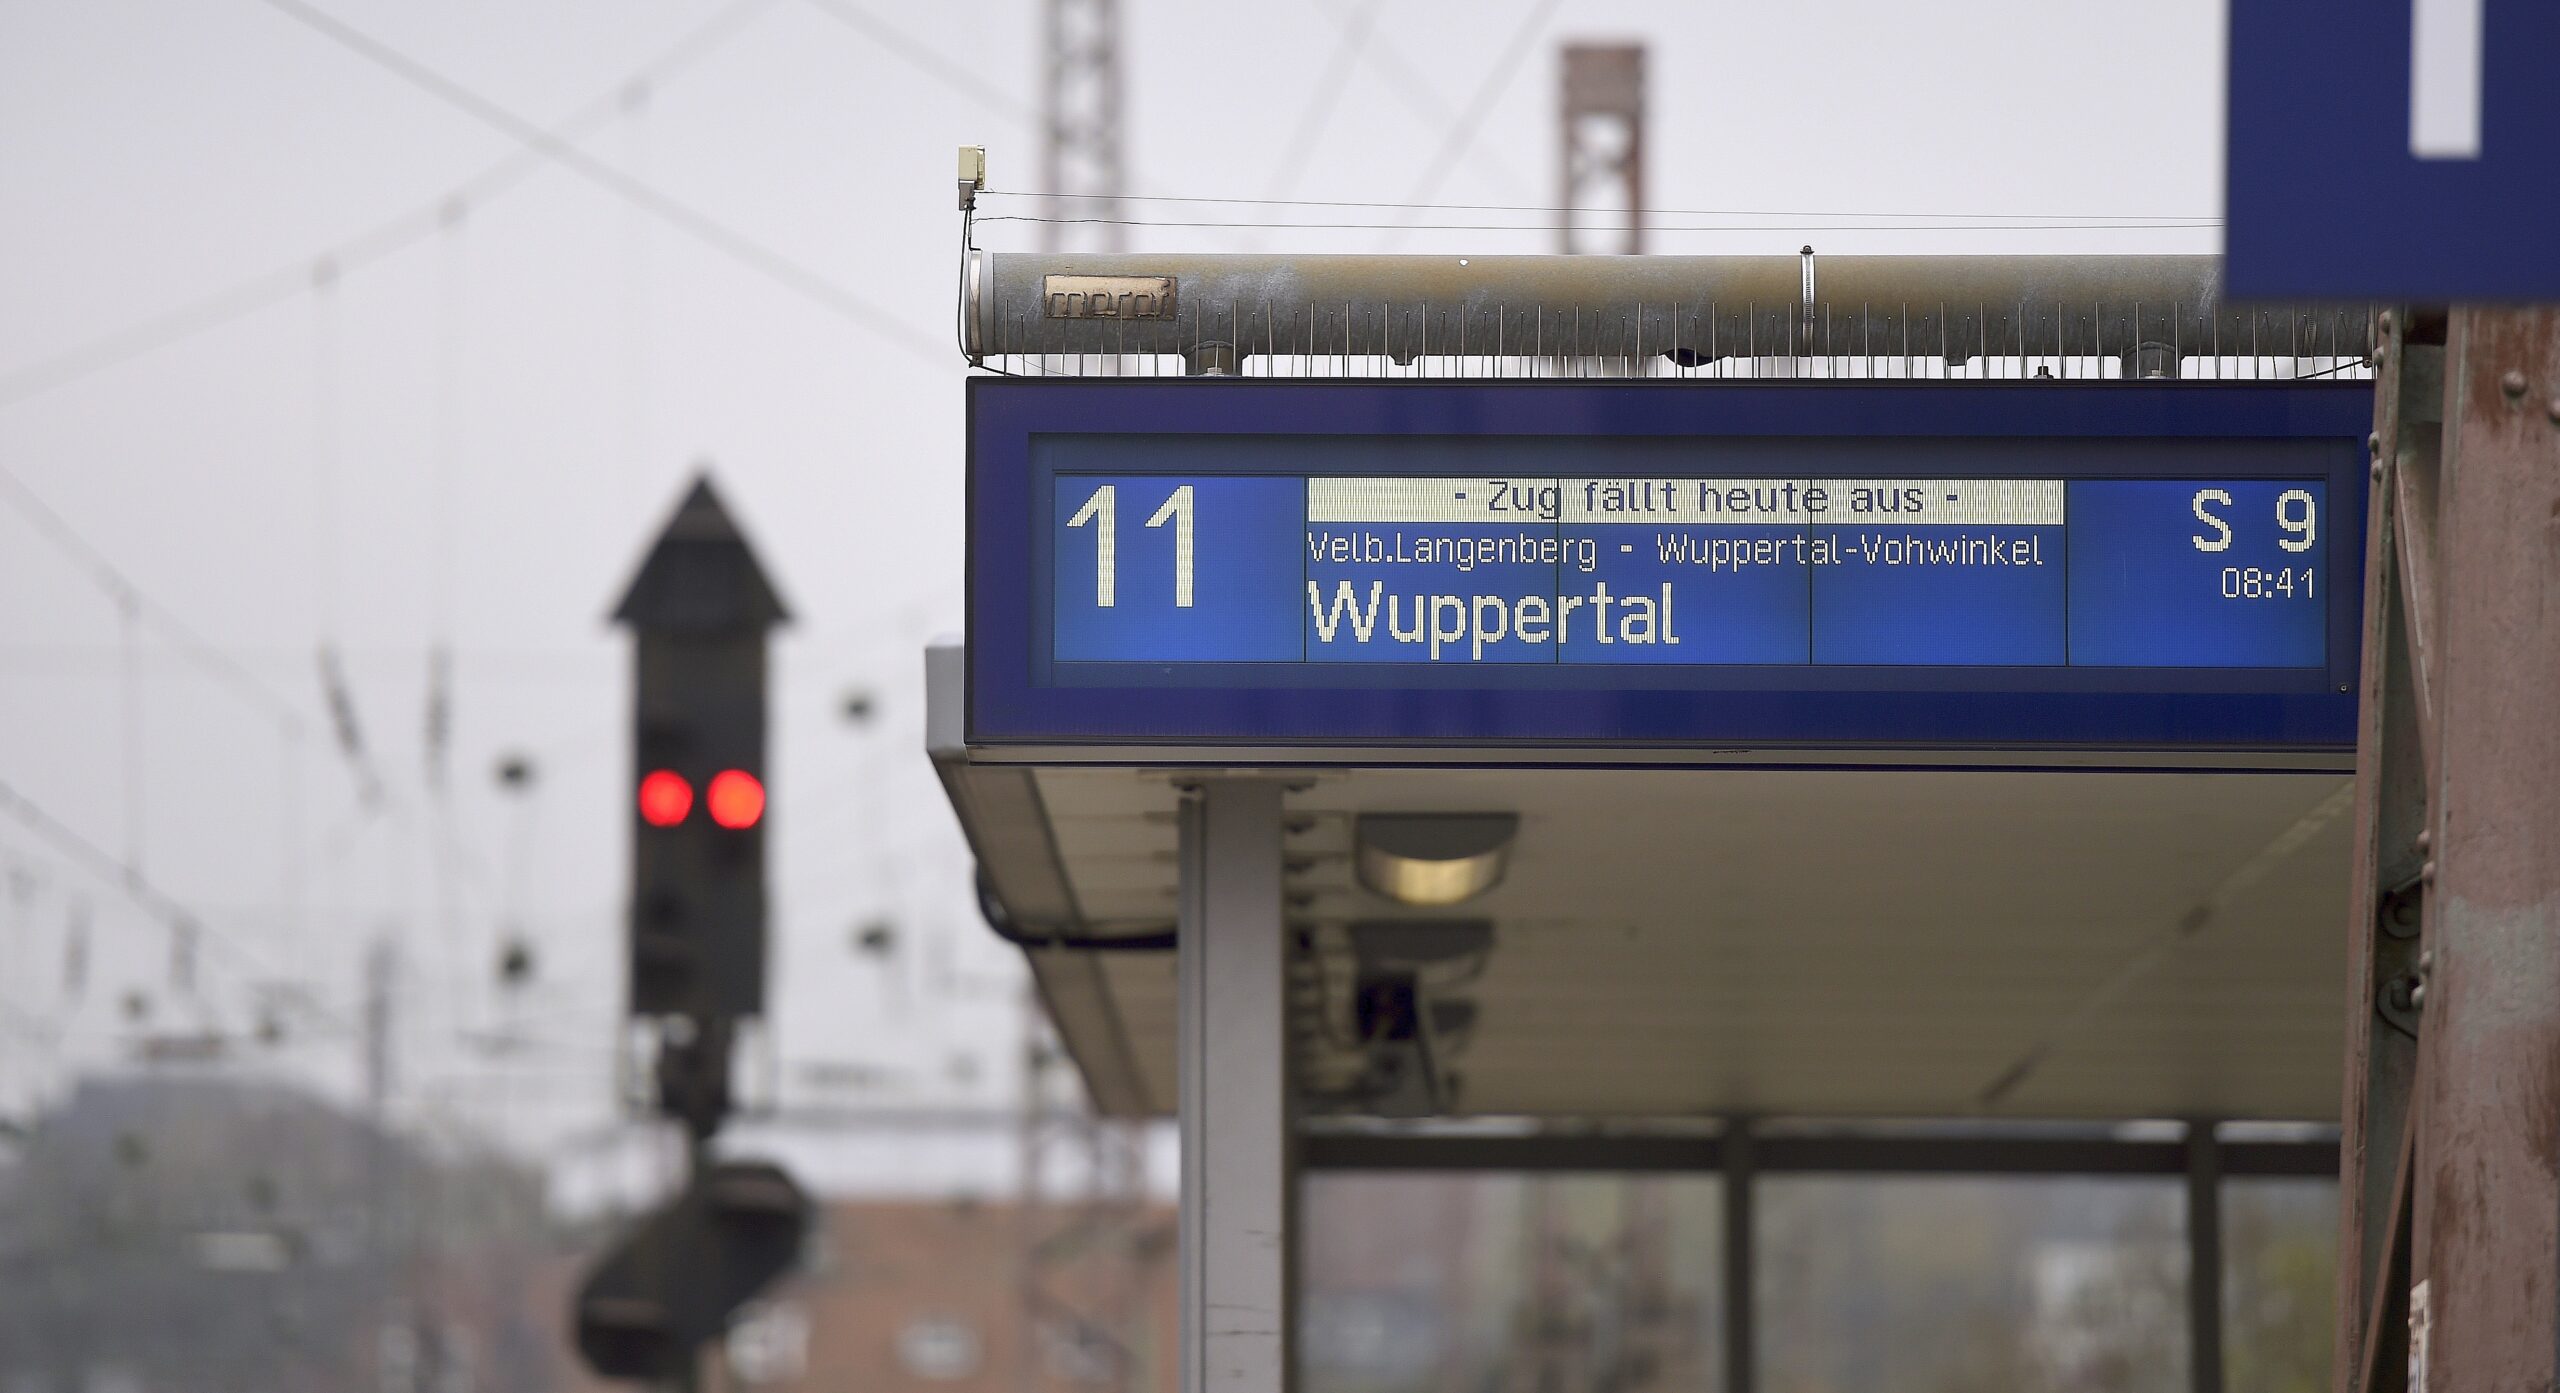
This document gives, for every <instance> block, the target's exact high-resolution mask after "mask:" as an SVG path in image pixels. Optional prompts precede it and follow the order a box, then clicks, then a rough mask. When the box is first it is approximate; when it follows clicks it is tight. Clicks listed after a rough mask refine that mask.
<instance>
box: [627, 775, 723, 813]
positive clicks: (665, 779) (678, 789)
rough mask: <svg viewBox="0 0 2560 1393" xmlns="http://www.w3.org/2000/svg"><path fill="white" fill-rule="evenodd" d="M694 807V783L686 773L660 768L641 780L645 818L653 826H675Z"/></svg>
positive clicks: (641, 799)
mask: <svg viewBox="0 0 2560 1393" xmlns="http://www.w3.org/2000/svg"><path fill="white" fill-rule="evenodd" d="M717 786H718V785H717V784H715V785H714V787H717ZM692 811H693V785H691V784H689V783H686V782H685V779H684V775H682V774H679V773H677V772H675V771H674V770H672V769H658V770H653V771H651V773H650V774H649V776H648V777H647V778H644V779H642V780H641V781H640V820H641V821H642V822H645V823H647V824H649V825H650V826H652V827H673V826H675V825H676V824H677V823H679V822H682V821H684V817H685V814H687V813H689V812H692Z"/></svg>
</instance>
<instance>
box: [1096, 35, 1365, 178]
mask: <svg viewBox="0 0 2560 1393" xmlns="http://www.w3.org/2000/svg"><path fill="white" fill-rule="evenodd" d="M1385 8H1386V0H1368V3H1367V4H1365V5H1362V6H1361V7H1360V11H1359V13H1358V14H1355V15H1353V16H1352V17H1351V18H1350V19H1349V20H1347V21H1345V22H1344V23H1343V25H1342V35H1341V38H1340V40H1339V41H1337V42H1336V43H1335V44H1334V47H1333V56H1332V57H1331V58H1329V59H1327V60H1326V61H1325V68H1324V71H1323V72H1322V73H1320V74H1318V75H1317V76H1316V80H1315V83H1314V85H1313V86H1311V87H1309V88H1308V89H1307V100H1306V105H1305V106H1304V107H1303V108H1302V109H1301V110H1300V112H1299V114H1298V122H1297V125H1296V126H1294V127H1293V128H1292V129H1291V130H1290V132H1289V139H1288V141H1287V143H1285V144H1283V145H1282V146H1281V147H1280V155H1279V157H1278V158H1277V159H1274V160H1273V161H1272V162H1271V192H1270V194H1269V195H1268V196H1267V197H1266V198H1265V199H1263V200H1259V201H1262V202H1270V203H1278V202H1285V201H1286V200H1285V198H1284V195H1286V194H1287V193H1288V192H1289V189H1290V187H1291V186H1293V185H1295V184H1296V183H1297V182H1298V175H1299V174H1300V172H1302V171H1303V170H1304V169H1305V168H1306V164H1307V159H1308V157H1309V156H1311V155H1313V154H1314V153H1315V148H1316V141H1317V139H1318V138H1319V137H1321V136H1322V135H1323V134H1324V128H1325V126H1326V125H1327V124H1328V123H1330V122H1331V121H1332V119H1333V112H1334V108H1335V107H1337V106H1339V105H1340V100H1339V99H1340V97H1341V96H1342V89H1343V87H1344V86H1345V85H1347V84H1348V83H1349V82H1350V80H1351V74H1352V71H1353V70H1354V69H1356V68H1357V67H1358V66H1359V63H1360V50H1361V49H1363V48H1364V47H1366V46H1367V45H1368V42H1369V36H1370V35H1371V34H1373V33H1375V32H1376V31H1377V27H1378V12H1379V11H1381V10H1383V9H1385ZM1092 196H1093V195H1090V194H1066V195H1061V197H1067V198H1090V197H1092ZM1147 201H1148V202H1158V203H1174V202H1188V201H1189V200H1186V199H1177V198H1170V197H1167V198H1158V199H1149V200H1147Z"/></svg>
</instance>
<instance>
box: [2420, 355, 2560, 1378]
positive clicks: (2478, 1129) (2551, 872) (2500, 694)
mask: <svg viewBox="0 0 2560 1393" xmlns="http://www.w3.org/2000/svg"><path fill="white" fill-rule="evenodd" d="M2445 379H2446V380H2445V428H2444V437H2445V438H2444V476H2443V486H2442V497H2441V500H2440V501H2441V520H2440V524H2439V526H2440V531H2441V538H2440V540H2441V546H2440V547H2439V549H2438V551H2437V562H2436V564H2437V567H2438V578H2439V582H2440V583H2439V587H2438V590H2437V604H2438V619H2439V625H2440V631H2439V634H2438V636H2437V640H2436V648H2437V655H2436V662H2435V666H2436V683H2435V690H2436V692H2437V699H2436V701H2435V703H2434V704H2435V715H2436V736H2435V739H2434V741H2433V742H2432V746H2433V754H2434V766H2435V778H2434V781H2433V794H2434V796H2433V797H2432V799H2431V800H2430V803H2431V813H2432V817H2431V827H2430V829H2429V830H2430V831H2431V833H2432V849H2433V861H2432V864H2431V865H2429V866H2427V867H2426V868H2424V870H2422V876H2423V877H2425V878H2426V879H2427V880H2428V894H2427V910H2426V927H2425V938H2424V953H2423V956H2422V959H2421V978H2422V982H2421V987H2420V990H2421V992H2422V993H2423V995H2422V997H2421V1000H2420V1006H2421V1011H2422V1019H2423V1020H2424V1023H2425V1024H2424V1027H2423V1029H2422V1030H2421V1031H2420V1033H2419V1042H2418V1055H2419V1063H2418V1077H2417V1085H2416V1089H2415V1100H2414V1116H2413V1125H2414V1126H2415V1128H2416V1129H2417V1138H2418V1144H2417V1145H2416V1146H2415V1147H2414V1148H2413V1150H2412V1161H2413V1164H2412V1170H2411V1184H2410V1212H2411V1216H2412V1228H2411V1235H2410V1278H2411V1282H2410V1330H2411V1332H2412V1334H2411V1340H2412V1344H2413V1348H2412V1350H2411V1354H2410V1359H2409V1366H2410V1375H2411V1382H2412V1384H2413V1386H2415V1387H2420V1388H2434V1389H2453V1390H2470V1389H2481V1390H2489V1389H2545V1388H2549V1387H2551V1386H2552V1381H2553V1378H2554V1376H2555V1373H2560V1369H2555V1367H2554V1359H2555V1352H2554V1336H2553V1330H2552V1321H2553V1319H2554V1296H2555V1294H2554V1289H2553V1284H2554V1249H2555V1247H2560V1156H2555V1149H2560V306H2541V307H2534V308H2485V307H2466V308H2462V309H2458V310H2456V311H2455V312H2454V314H2453V318H2452V324H2451V332H2450V336H2449V338H2448V342H2447V350H2446V374H2445Z"/></svg>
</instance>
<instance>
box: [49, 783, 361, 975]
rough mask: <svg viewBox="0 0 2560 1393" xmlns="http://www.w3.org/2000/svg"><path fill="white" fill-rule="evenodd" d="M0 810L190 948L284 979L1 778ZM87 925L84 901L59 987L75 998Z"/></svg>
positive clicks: (85, 968) (85, 956)
mask: <svg viewBox="0 0 2560 1393" xmlns="http://www.w3.org/2000/svg"><path fill="white" fill-rule="evenodd" d="M0 810H5V811H7V812H8V813H9V815H10V816H12V817H14V818H15V819H17V821H18V822H19V824H20V825H22V826H24V827H26V828H27V829H28V830H29V831H31V832H34V833H35V834H36V835H37V836H39V837H42V838H43V839H44V840H45V841H47V842H49V843H51V844H52V845H53V847H54V848H55V849H56V850H58V851H60V852H62V853H63V854H64V855H65V856H66V857H68V858H69V859H70V860H72V861H75V862H77V863H79V864H80V865H81V866H82V867H83V868H84V869H86V870H87V871H89V872H90V873H91V874H92V875H93V876H95V877H96V878H97V879H98V880H99V881H100V882H101V883H103V884H105V885H108V886H110V887H112V888H113V889H114V890H115V891H116V892H117V893H118V894H120V895H122V896H124V898H125V899H126V900H128V901H130V902H131V903H132V904H133V905H134V907H135V908H137V909H140V910H141V911H142V912H144V913H145V914H148V915H150V916H151V917H152V918H154V919H157V920H159V921H160V922H161V923H162V924H163V925H164V926H165V927H167V928H168V929H169V930H170V931H171V932H172V934H174V935H180V936H182V938H183V940H184V941H185V942H187V943H189V944H190V945H192V944H193V943H197V942H201V943H208V944H211V945H212V946H213V947H215V948H217V949H220V950H221V951H223V952H224V953H225V954H227V955H228V956H229V957H230V958H231V959H232V961H233V962H235V963H236V964H238V965H239V966H241V967H242V968H243V969H245V970H247V971H249V972H250V973H251V974H252V975H254V976H261V977H282V976H284V975H285V974H283V973H280V972H278V971H277V970H276V969H275V968H274V966H273V965H272V964H269V963H267V962H266V961H264V960H263V959H262V958H261V957H260V956H259V955H258V954H257V953H255V952H254V951H252V950H251V949H249V948H248V947H247V946H246V945H244V944H242V943H240V942H239V941H237V940H236V939H233V938H232V937H230V936H229V935H227V934H222V933H218V932H215V931H214V930H213V929H212V927H211V926H210V924H209V923H208V922H207V920H206V919H205V917H204V916H203V915H201V914H198V913H196V912H195V910H194V909H193V908H191V907H190V906H188V905H187V903H186V902H185V901H183V900H180V899H178V898H177V897H176V896H174V895H171V894H170V893H169V892H167V891H166V890H163V889H162V888H161V887H160V886H159V885H158V883H156V882H154V881H153V880H152V879H151V878H150V877H149V876H146V875H144V874H143V873H142V871H141V870H140V868H138V867H136V866H133V865H132V864H130V863H128V862H126V861H124V860H123V859H121V858H119V857H118V856H116V855H115V854H114V853H113V852H110V851H107V850H105V849H103V848H101V847H100V846H99V845H98V844H97V843H96V842H93V841H91V840H89V839H88V838H87V837H84V836H82V835H81V834H80V833H79V832H77V831H75V830H73V829H72V827H71V826H70V824H68V823H66V822H64V821H62V820H61V819H60V818H57V817H55V816H54V815H53V814H51V813H49V812H47V811H45V809H44V808H43V807H42V806H40V805H38V804H37V803H36V802H35V801H34V800H32V799H30V798H28V797H27V796H26V795H25V794H24V793H21V792H19V791H18V789H17V787H16V786H15V785H13V784H11V783H9V782H8V781H7V780H5V779H0ZM88 923H89V917H88V912H87V907H86V902H85V901H82V902H79V903H78V913H77V915H76V917H75V930H76V931H75V932H74V933H73V934H72V935H71V936H70V938H69V939H68V940H66V944H65V951H64V958H63V987H64V995H66V996H72V997H76V996H78V995H79V994H80V993H81V992H82V991H83V990H85V989H86V987H87V984H88V974H89V932H88ZM176 941H179V940H175V939H173V942H176ZM186 951H187V953H188V954H190V955H192V953H193V952H194V949H193V947H192V946H189V947H188V948H187V950H186ZM174 961H176V954H175V952H174V951H173V962H174ZM193 971H194V969H193V965H192V961H190V962H189V964H188V973H189V976H190V980H192V974H193ZM312 1009H314V1010H315V1011H320V1010H322V1009H323V1008H321V1007H320V1006H319V1004H318V1003H317V1002H316V1001H315V1002H313V1003H312Z"/></svg>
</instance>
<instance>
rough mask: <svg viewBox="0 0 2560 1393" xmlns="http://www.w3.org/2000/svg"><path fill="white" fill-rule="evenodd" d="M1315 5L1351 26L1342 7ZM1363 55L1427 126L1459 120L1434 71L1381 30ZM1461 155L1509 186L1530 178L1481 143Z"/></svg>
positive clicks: (1372, 36) (1520, 184)
mask: <svg viewBox="0 0 2560 1393" xmlns="http://www.w3.org/2000/svg"><path fill="white" fill-rule="evenodd" d="M1313 8H1314V9H1315V11H1316V12H1317V13H1319V14H1321V15H1323V16H1324V17H1325V19H1326V20H1327V21H1328V22H1330V23H1331V24H1332V25H1333V26H1334V27H1335V28H1336V29H1337V30H1339V29H1345V28H1348V27H1349V26H1350V24H1351V16H1349V15H1346V14H1344V13H1343V12H1342V11H1341V9H1340V8H1339V7H1337V6H1335V5H1332V4H1329V3H1325V0H1317V3H1316V4H1315V5H1314V6H1313ZM1360 58H1361V61H1363V62H1364V63H1367V64H1368V65H1370V66H1372V67H1374V68H1376V69H1377V70H1378V74H1379V76H1381V77H1383V78H1385V79H1386V81H1384V82H1382V83H1380V84H1379V86H1380V87H1381V88H1383V89H1384V90H1385V92H1386V94H1387V95H1388V96H1389V97H1391V98H1393V99H1394V100H1395V101H1396V102H1397V103H1399V104H1400V105H1402V106H1403V107H1404V109H1405V110H1406V111H1409V112H1411V113H1412V114H1413V115H1414V117H1415V118H1416V119H1418V120H1420V121H1421V122H1422V123H1423V124H1424V125H1426V126H1438V127H1446V126H1448V125H1449V124H1450V123H1451V122H1454V121H1456V120H1457V119H1458V111H1457V108H1455V107H1453V106H1451V105H1450V104H1449V103H1448V101H1447V100H1446V99H1445V98H1443V97H1442V96H1441V95H1440V91H1439V88H1438V86H1437V85H1436V84H1434V83H1433V82H1432V80H1431V74H1430V73H1428V72H1426V71H1424V69H1423V68H1422V66H1421V65H1419V64H1417V63H1415V62H1414V61H1413V60H1412V59H1410V58H1408V57H1406V56H1405V54H1404V51H1403V50H1402V49H1400V48H1398V47H1397V46H1396V43H1395V41H1394V40H1393V39H1392V38H1390V37H1389V36H1388V35H1387V34H1386V33H1385V32H1384V31H1383V30H1382V29H1379V28H1376V27H1372V29H1371V30H1370V33H1369V37H1368V39H1367V41H1366V42H1365V43H1364V44H1363V45H1362V47H1361V50H1360ZM1462 158H1465V159H1468V160H1472V161H1474V162H1475V163H1476V164H1477V165H1478V166H1479V167H1480V168H1482V169H1484V170H1486V171H1488V172H1490V173H1492V174H1494V175H1495V176H1496V177H1498V178H1499V179H1500V180H1501V181H1502V182H1503V183H1505V184H1507V185H1510V186H1512V187H1515V188H1517V187H1525V186H1527V183H1528V181H1526V180H1524V179H1522V178H1521V177H1520V174H1519V172H1518V171H1517V170H1515V169H1513V168H1512V167H1511V165H1510V164H1509V162H1507V161H1505V160H1504V159H1503V158H1502V157H1501V156H1500V155H1499V154H1498V153H1497V152H1495V151H1493V150H1490V149H1487V148H1486V147H1484V146H1482V145H1470V146H1469V147H1468V148H1467V150H1466V152H1465V154H1464V155H1463V156H1462Z"/></svg>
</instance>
